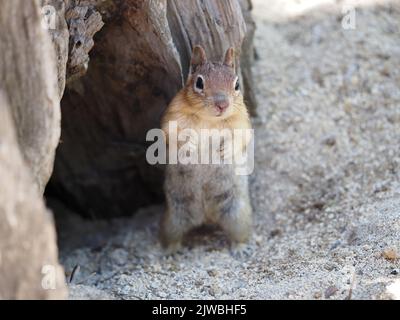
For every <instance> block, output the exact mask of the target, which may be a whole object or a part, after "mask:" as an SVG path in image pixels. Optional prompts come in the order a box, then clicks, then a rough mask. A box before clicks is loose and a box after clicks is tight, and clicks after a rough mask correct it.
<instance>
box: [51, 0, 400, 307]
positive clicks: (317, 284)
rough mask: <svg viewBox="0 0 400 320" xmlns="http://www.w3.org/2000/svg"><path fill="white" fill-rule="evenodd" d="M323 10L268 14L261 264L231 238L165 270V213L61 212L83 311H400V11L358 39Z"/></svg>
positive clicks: (260, 40)
mask: <svg viewBox="0 0 400 320" xmlns="http://www.w3.org/2000/svg"><path fill="white" fill-rule="evenodd" d="M315 2H316V1H312V2H308V3H315ZM320 2H324V3H328V5H326V6H321V7H314V8H311V7H310V8H308V7H301V5H302V4H304V3H305V1H294V0H293V1H268V2H267V1H262V0H257V1H254V5H255V11H254V16H255V19H256V22H257V25H258V30H257V34H256V48H257V55H258V60H257V61H256V63H255V66H254V72H255V77H256V83H257V84H258V88H257V90H258V99H259V102H260V106H259V109H258V110H259V111H258V112H259V116H258V118H256V119H254V127H255V130H256V149H255V156H256V169H255V172H254V174H253V175H252V176H251V196H252V202H253V207H254V235H253V237H252V239H251V241H250V243H249V245H248V247H247V256H244V257H242V258H237V257H234V256H232V255H231V253H230V251H229V249H228V245H227V240H226V238H225V237H224V235H223V234H222V233H221V232H220V231H218V230H200V231H198V232H195V233H193V234H191V235H190V236H189V237H188V239H187V240H186V243H185V247H184V249H183V251H182V253H180V254H178V255H176V256H170V257H166V256H164V255H163V253H162V251H161V249H160V246H159V244H158V241H157V237H156V236H157V230H158V220H159V218H160V214H161V213H162V211H163V207H151V208H144V209H142V210H140V212H138V213H136V214H135V215H134V216H133V217H132V218H126V219H116V220H113V221H85V220H82V219H81V218H80V217H78V216H76V215H73V214H69V215H65V214H61V212H63V211H66V209H65V208H62V206H61V205H60V204H55V207H56V208H58V209H56V210H55V211H56V215H57V217H58V224H59V225H61V226H62V227H61V230H60V235H59V238H60V249H61V261H62V263H63V264H64V266H65V269H66V271H67V273H68V274H69V276H70V274H71V272H72V270H73V269H74V267H75V266H77V265H79V267H78V268H75V269H76V270H75V273H74V276H73V277H72V278H73V279H72V281H71V283H70V298H71V299H150V298H153V299H158V298H161V299H183V298H185V299H192V298H198V299H215V298H217V299H239V298H243V299H346V298H351V299H387V298H392V299H394V298H398V299H400V275H399V273H400V271H399V269H400V259H399V255H400V154H399V150H400V90H399V88H400V5H399V2H398V1H397V4H394V2H392V4H387V5H383V6H377V5H371V6H367V7H357V9H356V15H355V17H356V26H355V29H354V30H345V29H343V28H342V25H341V19H342V16H343V15H342V12H341V8H342V5H343V3H345V2H343V1H342V2H339V3H340V4H337V1H336V2H335V1H320ZM369 2H371V3H373V2H374V1H369ZM375 2H376V1H375ZM380 2H381V1H380ZM266 3H269V6H267V4H266ZM291 3H292V4H296V6H297V7H296V6H290V4H291ZM279 4H281V5H282V6H283V4H285V6H286V7H285V6H284V8H282V7H279ZM294 9H296V10H294ZM301 11H303V12H301ZM50 201H51V200H50Z"/></svg>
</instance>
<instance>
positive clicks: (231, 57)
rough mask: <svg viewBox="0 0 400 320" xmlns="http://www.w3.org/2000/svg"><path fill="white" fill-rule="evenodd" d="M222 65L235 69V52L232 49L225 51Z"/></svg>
mask: <svg viewBox="0 0 400 320" xmlns="http://www.w3.org/2000/svg"><path fill="white" fill-rule="evenodd" d="M224 65H226V66H228V67H231V68H233V69H234V68H235V50H234V49H233V48H232V47H230V48H229V49H228V50H226V53H225V59H224Z"/></svg>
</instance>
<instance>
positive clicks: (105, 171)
mask: <svg viewBox="0 0 400 320" xmlns="http://www.w3.org/2000/svg"><path fill="white" fill-rule="evenodd" d="M88 2H90V1H85V3H88ZM91 3H92V4H94V5H97V6H96V7H95V8H96V9H97V10H99V11H100V12H101V13H102V15H103V20H104V21H105V26H104V27H103V29H102V30H101V31H100V32H99V33H98V34H97V35H96V37H95V45H94V48H93V50H92V52H91V54H90V55H91V60H90V65H89V69H88V71H87V74H86V75H85V76H84V77H82V78H80V79H78V80H76V78H75V79H74V80H75V81H74V82H71V83H70V84H69V85H68V88H67V90H66V92H65V96H64V98H63V100H62V113H63V119H62V128H63V131H62V138H61V140H62V144H61V145H60V147H59V149H58V154H57V160H56V164H55V171H54V176H53V178H52V181H51V188H49V192H55V193H57V195H58V196H59V197H61V198H63V199H64V200H66V202H67V203H68V204H72V205H74V206H75V207H76V208H78V209H80V211H81V212H82V213H84V214H86V215H87V216H97V217H110V216H117V215H126V214H130V213H132V212H133V211H134V210H135V209H136V208H138V207H140V206H143V205H147V204H150V203H153V202H159V201H162V199H163V197H162V187H161V184H162V180H163V172H162V171H161V170H160V169H159V168H156V167H151V166H149V165H148V164H147V162H146V160H145V152H146V146H147V143H146V141H145V137H146V132H147V131H148V130H149V129H152V128H156V127H159V120H160V117H161V115H162V113H163V111H164V110H165V108H166V106H167V105H168V103H169V102H170V100H171V99H172V97H173V96H174V95H175V94H176V92H177V91H178V90H179V89H180V88H181V87H182V85H183V83H184V81H185V78H186V76H187V73H188V66H189V57H190V52H191V49H192V47H193V45H195V44H201V45H202V46H203V47H204V48H205V49H206V51H207V53H208V55H209V57H210V58H211V59H221V58H222V56H223V54H224V52H225V50H226V49H227V48H228V47H229V46H233V47H235V49H236V51H237V52H238V53H239V54H238V57H239V55H240V52H241V50H242V42H243V40H244V38H245V36H246V34H247V35H248V37H249V38H248V39H249V40H248V41H247V43H249V44H250V45H251V36H252V34H251V33H250V34H248V33H246V22H245V19H244V17H243V13H242V8H241V6H240V3H239V0H234V1H213V0H205V1H200V0H190V1H177V0H169V1H167V0H161V1H148V0H126V1H114V2H112V3H110V2H109V1H106V2H104V3H103V2H98V1H94V0H93V1H92V2H91ZM98 3H100V5H101V6H100V7H99V5H98ZM243 10H249V7H248V6H247V7H246V6H243ZM246 50H248V49H246ZM246 52H247V51H246ZM237 66H238V72H239V73H241V70H242V69H241V67H240V61H239V58H238V61H237ZM245 68H247V69H246V70H247V71H246V73H243V80H244V84H245V89H246V87H248V86H249V84H248V82H249V81H250V79H249V73H248V68H250V65H249V63H246V65H245ZM250 102H251V101H250ZM253 103H254V101H253Z"/></svg>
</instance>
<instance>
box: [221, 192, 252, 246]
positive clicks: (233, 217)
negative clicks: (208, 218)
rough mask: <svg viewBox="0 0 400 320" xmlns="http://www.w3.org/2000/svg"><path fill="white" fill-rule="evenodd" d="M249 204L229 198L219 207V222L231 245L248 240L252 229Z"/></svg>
mask: <svg viewBox="0 0 400 320" xmlns="http://www.w3.org/2000/svg"><path fill="white" fill-rule="evenodd" d="M251 215H252V212H251V206H250V205H249V204H248V203H243V202H242V201H241V200H238V199H234V198H233V199H231V200H230V201H228V202H226V203H224V204H223V205H222V207H221V208H220V218H219V224H220V226H221V227H222V229H223V230H224V231H225V233H226V234H227V236H228V237H229V239H230V241H231V242H232V244H233V245H235V244H240V243H245V242H247V241H248V240H249V238H250V235H251V229H252V218H251Z"/></svg>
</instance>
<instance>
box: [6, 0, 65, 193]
mask: <svg viewBox="0 0 400 320" xmlns="http://www.w3.org/2000/svg"><path fill="white" fill-rule="evenodd" d="M0 4H1V11H0V30H1V31H2V32H1V33H0V52H1V55H0V86H1V87H2V88H3V89H4V91H5V92H7V93H8V99H9V102H10V106H11V112H12V116H13V118H14V121H15V122H16V124H17V126H16V130H17V136H18V143H19V145H20V146H21V151H22V153H23V155H24V158H25V160H26V162H27V163H28V165H29V167H30V170H31V172H32V176H33V178H34V180H35V182H36V185H37V187H38V190H39V192H41V193H42V192H43V191H44V187H45V185H46V183H47V181H48V180H49V178H50V175H51V173H52V170H53V162H54V156H55V149H56V147H57V145H58V142H59V138H60V114H61V113H60V100H59V99H60V98H59V89H58V87H57V83H58V82H57V77H56V72H55V63H54V52H53V50H52V47H51V46H52V45H51V42H50V38H49V36H48V32H47V31H46V29H45V28H43V27H42V26H41V21H42V20H41V15H40V12H39V3H38V1H7V0H1V1H0ZM28 17H29V19H28Z"/></svg>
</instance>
